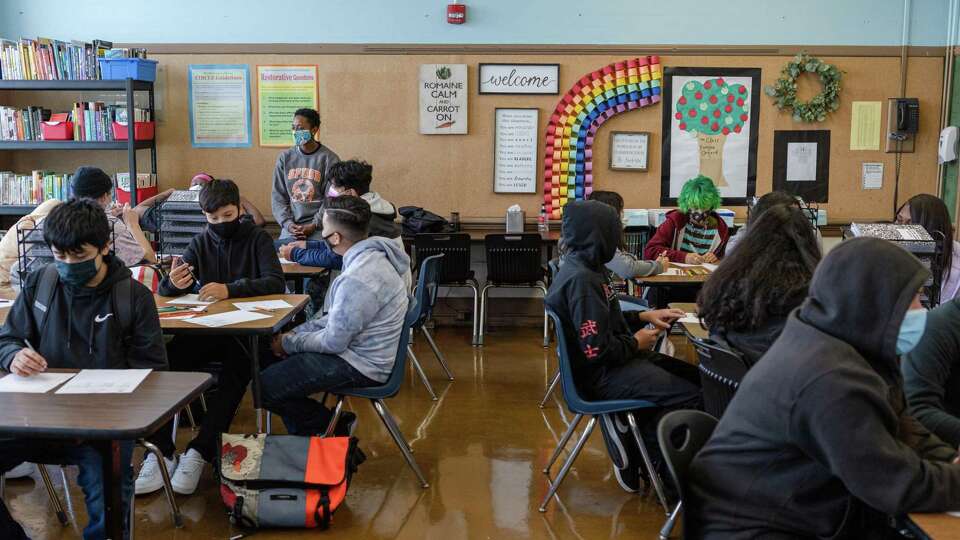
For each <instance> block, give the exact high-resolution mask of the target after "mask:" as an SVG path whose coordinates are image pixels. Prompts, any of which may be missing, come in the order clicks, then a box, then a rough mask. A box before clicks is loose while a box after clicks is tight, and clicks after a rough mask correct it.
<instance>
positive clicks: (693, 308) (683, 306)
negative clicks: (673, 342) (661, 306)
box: [667, 302, 710, 339]
mask: <svg viewBox="0 0 960 540" xmlns="http://www.w3.org/2000/svg"><path fill="white" fill-rule="evenodd" d="M667 307H669V308H670V309H679V310H680V311H683V312H684V313H697V312H698V309H697V305H696V304H694V303H693V302H672V303H670V304H669V305H668V306H667ZM679 324H680V327H681V328H683V333H684V334H686V335H687V337H690V338H695V339H708V338H709V337H710V332H709V331H708V330H707V329H706V328H704V327H703V326H701V325H700V324H698V323H679Z"/></svg>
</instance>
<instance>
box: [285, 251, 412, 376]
mask: <svg viewBox="0 0 960 540" xmlns="http://www.w3.org/2000/svg"><path fill="white" fill-rule="evenodd" d="M409 271H410V259H409V257H407V254H406V253H404V251H403V248H401V247H400V246H399V245H398V244H397V242H395V241H393V240H390V239H387V238H382V237H379V236H372V237H370V238H367V239H366V240H363V241H361V242H358V243H357V244H355V245H354V246H353V247H351V248H350V249H349V250H348V251H347V253H346V254H345V255H344V256H343V270H342V271H341V272H340V275H339V276H337V278H336V279H334V280H333V283H331V284H330V293H329V295H328V298H329V299H330V311H329V312H328V313H327V314H326V315H324V316H323V317H320V318H317V319H313V320H311V321H308V322H306V323H304V324H302V325H300V326H298V327H297V328H295V329H294V330H293V332H291V333H290V334H288V335H287V336H286V337H285V338H284V339H283V349H284V350H285V351H286V352H287V353H289V354H295V353H299V352H316V353H324V354H333V355H337V356H339V357H341V358H343V359H344V360H345V361H346V362H347V363H349V364H350V365H351V366H353V367H354V368H355V369H356V370H357V371H359V372H360V373H363V374H364V375H366V376H367V377H369V378H371V379H373V380H375V381H378V382H385V381H386V380H387V379H388V378H389V377H390V372H391V371H392V370H393V363H394V360H395V359H396V355H397V344H398V343H399V341H400V332H401V331H402V330H403V319H404V317H405V316H406V313H407V301H408V294H407V288H406V286H405V285H404V279H403V274H404V273H405V272H409Z"/></svg>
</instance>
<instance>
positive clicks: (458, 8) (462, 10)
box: [447, 4, 467, 24]
mask: <svg viewBox="0 0 960 540" xmlns="http://www.w3.org/2000/svg"><path fill="white" fill-rule="evenodd" d="M447 22H448V23H450V24H463V23H465V22H467V6H466V5H464V4H447Z"/></svg>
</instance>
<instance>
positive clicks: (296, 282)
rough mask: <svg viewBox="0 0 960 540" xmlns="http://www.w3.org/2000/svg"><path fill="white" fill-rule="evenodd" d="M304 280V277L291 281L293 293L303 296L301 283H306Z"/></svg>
mask: <svg viewBox="0 0 960 540" xmlns="http://www.w3.org/2000/svg"><path fill="white" fill-rule="evenodd" d="M306 279H307V278H304V277H297V279H295V280H293V292H294V293H296V294H303V282H304V281H306Z"/></svg>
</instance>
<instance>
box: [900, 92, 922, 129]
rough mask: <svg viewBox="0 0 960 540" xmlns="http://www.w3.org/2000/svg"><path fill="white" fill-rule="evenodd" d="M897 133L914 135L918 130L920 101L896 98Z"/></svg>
mask: <svg viewBox="0 0 960 540" xmlns="http://www.w3.org/2000/svg"><path fill="white" fill-rule="evenodd" d="M896 111H897V122H896V124H895V128H896V130H897V133H916V132H917V131H919V130H920V100H919V99H917V98H897V106H896Z"/></svg>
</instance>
